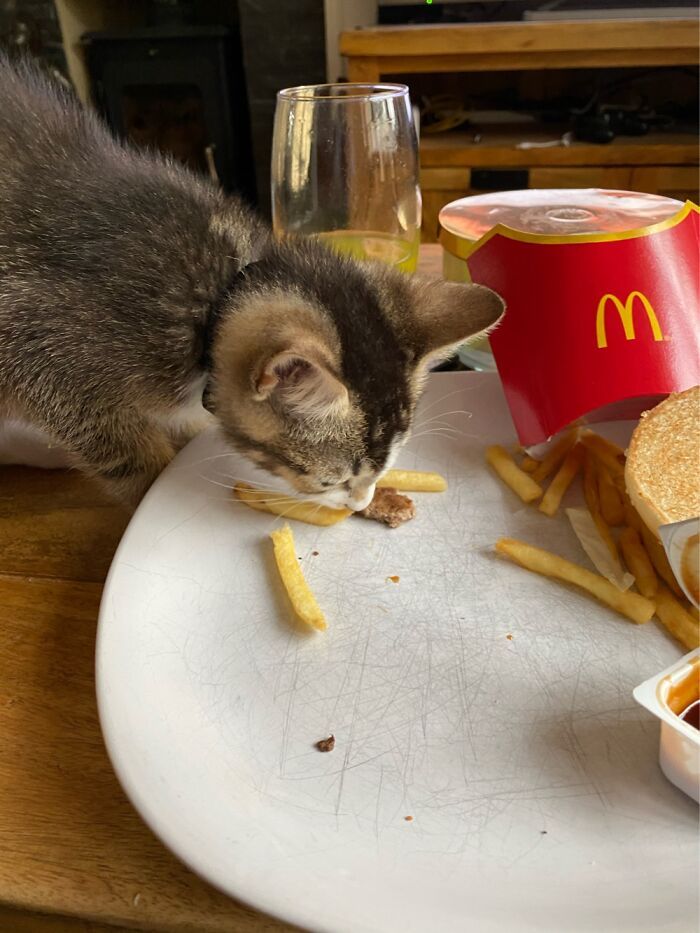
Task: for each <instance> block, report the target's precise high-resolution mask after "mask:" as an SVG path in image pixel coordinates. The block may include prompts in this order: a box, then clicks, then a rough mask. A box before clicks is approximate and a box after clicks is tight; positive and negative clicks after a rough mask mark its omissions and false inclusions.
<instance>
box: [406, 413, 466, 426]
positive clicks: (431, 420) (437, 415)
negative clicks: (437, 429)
mask: <svg viewBox="0 0 700 933" xmlns="http://www.w3.org/2000/svg"><path fill="white" fill-rule="evenodd" d="M449 415H467V417H468V418H471V417H472V412H471V411H467V410H466V409H464V408H462V409H458V408H457V409H455V410H454V411H441V412H438V414H436V415H433V417H432V418H428V419H427V420H426V421H419V422H417V423H416V428H422V427H425V426H426V425H428V424H432V423H433V422H434V421H438V420H439V419H442V418H447V417H448V416H449Z"/></svg>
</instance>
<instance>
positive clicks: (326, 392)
mask: <svg viewBox="0 0 700 933" xmlns="http://www.w3.org/2000/svg"><path fill="white" fill-rule="evenodd" d="M253 382H254V391H255V398H256V399H257V400H258V401H264V400H266V399H271V398H274V399H275V401H276V402H277V403H278V404H279V405H280V407H281V408H283V409H284V410H285V411H286V412H287V413H288V414H290V415H292V417H295V418H298V419H300V420H307V419H308V420H310V421H324V420H326V419H328V418H334V417H338V416H339V415H342V414H343V413H344V412H345V411H346V410H347V407H348V390H347V389H346V388H345V386H344V385H343V383H342V382H341V381H340V380H339V379H338V378H337V377H336V376H335V375H334V374H333V373H332V372H331V369H330V365H329V362H328V360H326V359H324V354H323V352H322V351H321V350H320V348H316V347H313V346H308V345H307V346H299V347H297V346H290V347H289V348H287V349H285V350H282V351H281V352H278V353H275V354H274V355H272V356H270V357H268V358H267V359H266V360H264V361H263V362H262V364H261V365H260V366H259V368H258V370H257V372H256V373H255V375H254V379H253Z"/></svg>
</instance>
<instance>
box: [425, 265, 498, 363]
mask: <svg viewBox="0 0 700 933" xmlns="http://www.w3.org/2000/svg"><path fill="white" fill-rule="evenodd" d="M412 287H413V289H414V292H415V299H416V300H415V312H414V313H415V326H416V328H417V335H418V341H417V342H418V350H419V354H420V356H421V357H422V358H424V359H426V360H428V361H429V362H434V361H437V360H439V359H441V358H445V357H447V356H449V355H450V354H451V353H452V351H453V350H454V349H455V348H456V347H458V346H459V345H460V344H462V343H464V341H465V340H466V339H467V338H469V337H473V336H475V335H476V334H481V333H488V332H489V331H491V330H493V328H494V327H495V326H496V324H498V322H499V320H500V319H501V317H502V316H503V312H504V311H505V303H504V301H503V299H502V298H500V296H499V295H497V294H496V292H494V291H491V289H490V288H486V287H485V286H484V285H467V284H464V285H463V284H461V283H459V282H445V281H443V280H441V279H421V278H419V277H417V276H416V277H415V278H414V279H413V283H412Z"/></svg>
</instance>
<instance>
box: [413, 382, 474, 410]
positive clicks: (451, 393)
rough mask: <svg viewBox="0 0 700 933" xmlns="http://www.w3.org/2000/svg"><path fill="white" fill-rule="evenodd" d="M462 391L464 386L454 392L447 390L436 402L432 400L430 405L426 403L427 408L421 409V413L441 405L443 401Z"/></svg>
mask: <svg viewBox="0 0 700 933" xmlns="http://www.w3.org/2000/svg"><path fill="white" fill-rule="evenodd" d="M460 392H464V387H462V388H461V389H455V390H454V391H453V392H446V393H445V394H444V395H441V396H440V398H437V399H435V401H434V402H431V403H430V405H426V406H425V408H421V409H420V414H421V415H423V414H425V412H427V411H430V410H431V409H432V408H435V406H436V405H439V404H440V403H441V402H444V401H445V399H446V398H451V397H452V396H453V395H459V394H460Z"/></svg>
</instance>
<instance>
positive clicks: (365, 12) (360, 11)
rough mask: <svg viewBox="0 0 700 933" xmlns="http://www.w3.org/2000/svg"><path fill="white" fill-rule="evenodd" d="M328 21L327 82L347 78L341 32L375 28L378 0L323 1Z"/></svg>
mask: <svg viewBox="0 0 700 933" xmlns="http://www.w3.org/2000/svg"><path fill="white" fill-rule="evenodd" d="M323 12H324V16H325V20H326V80H327V81H329V82H334V81H337V80H338V78H339V77H341V76H342V77H345V74H346V68H345V59H344V58H342V56H341V55H340V53H339V52H338V39H339V36H340V33H341V32H344V31H345V30H348V29H354V28H355V27H356V26H374V25H376V23H377V0H323Z"/></svg>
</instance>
